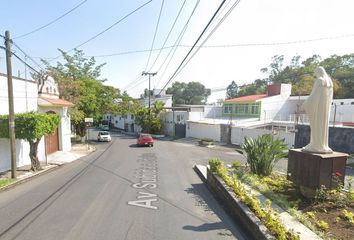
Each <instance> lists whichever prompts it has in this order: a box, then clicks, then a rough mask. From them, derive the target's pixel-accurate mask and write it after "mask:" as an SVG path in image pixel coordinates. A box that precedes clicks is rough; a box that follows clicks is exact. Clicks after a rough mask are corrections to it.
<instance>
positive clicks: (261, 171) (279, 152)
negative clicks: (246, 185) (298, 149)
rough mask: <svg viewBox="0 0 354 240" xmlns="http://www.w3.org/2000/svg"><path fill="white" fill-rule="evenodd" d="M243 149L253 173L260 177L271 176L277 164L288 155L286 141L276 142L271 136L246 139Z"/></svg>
mask: <svg viewBox="0 0 354 240" xmlns="http://www.w3.org/2000/svg"><path fill="white" fill-rule="evenodd" d="M241 148H242V153H243V154H245V155H246V158H247V163H248V164H249V166H250V169H251V172H252V173H254V174H257V175H259V176H268V175H270V174H271V173H272V171H273V167H274V165H275V163H276V162H277V161H278V160H279V159H281V158H283V157H285V156H286V154H287V153H286V150H287V146H286V144H284V139H282V140H278V139H276V140H274V139H273V136H272V135H271V134H264V135H262V136H260V137H258V138H257V139H252V138H247V137H246V138H245V142H244V143H243V144H242V146H241Z"/></svg>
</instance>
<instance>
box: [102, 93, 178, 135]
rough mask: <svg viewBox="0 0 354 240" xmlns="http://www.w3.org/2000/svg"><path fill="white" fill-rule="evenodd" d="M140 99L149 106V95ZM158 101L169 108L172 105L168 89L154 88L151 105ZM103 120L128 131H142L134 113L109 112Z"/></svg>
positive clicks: (144, 104)
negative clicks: (113, 113)
mask: <svg viewBox="0 0 354 240" xmlns="http://www.w3.org/2000/svg"><path fill="white" fill-rule="evenodd" d="M160 92H161V93H160ZM139 100H140V102H141V104H142V105H143V106H145V107H148V106H149V98H148V97H146V98H143V99H139ZM157 101H160V102H162V103H163V104H164V106H165V107H167V108H168V107H171V106H172V95H171V94H166V91H161V90H160V89H154V90H153V95H152V96H151V97H150V105H151V106H152V105H153V104H154V103H155V102H157ZM103 120H107V121H108V122H109V123H110V126H113V127H114V128H118V129H121V130H124V131H126V132H141V127H140V126H139V125H137V124H136V123H135V116H134V115H133V114H132V113H128V114H127V115H126V116H122V115H112V114H110V113H107V114H105V115H104V116H103Z"/></svg>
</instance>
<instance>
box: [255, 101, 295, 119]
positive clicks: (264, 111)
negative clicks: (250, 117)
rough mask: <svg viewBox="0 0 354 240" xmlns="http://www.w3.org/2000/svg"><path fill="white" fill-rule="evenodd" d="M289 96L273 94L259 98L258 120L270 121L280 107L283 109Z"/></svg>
mask: <svg viewBox="0 0 354 240" xmlns="http://www.w3.org/2000/svg"><path fill="white" fill-rule="evenodd" d="M288 98H289V96H286V95H275V96H271V97H266V98H263V99H261V100H260V101H262V105H261V114H260V121H262V122H267V123H268V122H271V121H273V119H274V118H275V117H276V116H277V115H278V113H279V111H280V109H284V108H285V107H284V106H285V104H286V103H287V100H288Z"/></svg>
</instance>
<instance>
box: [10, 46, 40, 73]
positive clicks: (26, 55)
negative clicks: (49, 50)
mask: <svg viewBox="0 0 354 240" xmlns="http://www.w3.org/2000/svg"><path fill="white" fill-rule="evenodd" d="M11 42H12V44H13V45H14V46H15V47H16V48H17V49H18V50H20V51H21V52H22V53H23V54H24V55H25V57H28V58H29V59H30V60H31V61H32V62H33V63H34V64H36V65H37V66H38V67H39V68H40V69H41V70H42V71H45V70H44V69H43V68H42V66H41V65H40V64H39V63H37V62H36V61H35V60H34V59H33V58H32V57H31V56H30V55H28V54H27V53H26V52H25V51H24V50H22V49H21V48H20V47H19V46H18V45H17V44H16V43H15V42H14V41H11Z"/></svg>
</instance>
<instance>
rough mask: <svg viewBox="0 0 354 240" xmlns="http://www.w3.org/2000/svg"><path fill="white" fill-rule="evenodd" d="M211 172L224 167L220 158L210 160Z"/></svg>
mask: <svg viewBox="0 0 354 240" xmlns="http://www.w3.org/2000/svg"><path fill="white" fill-rule="evenodd" d="M209 165H210V170H211V171H212V172H216V171H217V169H218V168H219V167H220V166H221V165H223V162H222V161H221V160H220V159H218V158H213V159H210V160H209Z"/></svg>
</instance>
